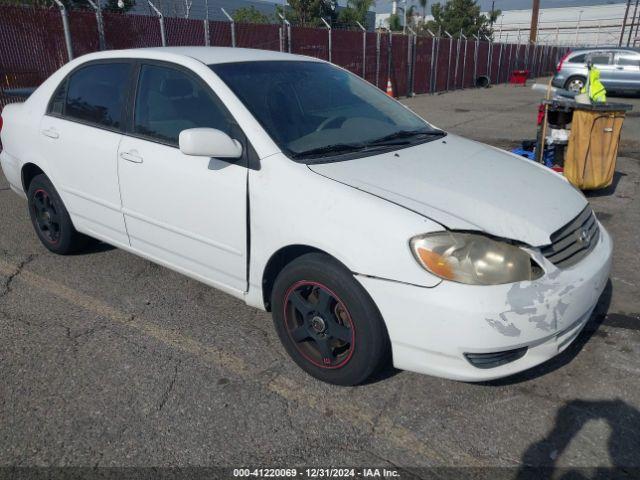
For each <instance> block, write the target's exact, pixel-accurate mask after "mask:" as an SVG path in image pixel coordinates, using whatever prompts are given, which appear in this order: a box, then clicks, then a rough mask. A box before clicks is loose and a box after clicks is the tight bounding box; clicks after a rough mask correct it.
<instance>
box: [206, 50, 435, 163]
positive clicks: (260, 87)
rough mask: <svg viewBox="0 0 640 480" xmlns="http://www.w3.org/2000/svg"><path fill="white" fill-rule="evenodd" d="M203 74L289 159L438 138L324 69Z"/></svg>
mask: <svg viewBox="0 0 640 480" xmlns="http://www.w3.org/2000/svg"><path fill="white" fill-rule="evenodd" d="M210 68H211V69H212V70H213V71H214V72H215V73H216V74H217V75H218V76H219V77H220V78H221V79H222V80H223V81H224V82H225V83H226V84H227V85H228V86H229V88H231V90H233V92H234V93H235V94H236V95H237V96H238V97H239V98H240V100H241V101H242V102H243V103H244V104H245V106H246V107H247V108H248V109H249V111H251V113H252V114H253V115H254V116H255V117H256V119H257V120H258V121H259V122H260V123H261V124H262V126H263V127H264V128H265V130H266V131H267V133H269V135H270V136H271V138H272V139H273V140H274V141H275V142H276V143H277V144H278V146H279V147H280V148H281V149H282V150H283V151H284V152H285V153H286V154H287V155H289V157H291V158H293V159H294V160H298V161H303V162H305V163H308V162H309V161H314V160H316V161H317V160H323V159H324V160H326V159H327V158H334V157H340V156H345V155H346V156H349V157H350V158H352V157H353V156H364V155H367V154H374V153H379V152H380V150H383V149H397V148H401V147H402V146H410V145H413V144H416V143H422V142H426V141H428V140H431V139H433V138H437V137H438V136H442V135H444V132H441V131H439V130H435V129H434V128H433V127H431V126H430V125H428V124H427V123H425V122H424V120H422V119H420V118H419V117H418V116H417V115H415V114H414V113H412V112H411V111H409V110H408V109H407V108H404V107H403V106H402V105H400V104H399V103H397V102H396V101H394V100H392V99H390V98H389V97H388V96H387V95H385V94H384V93H383V92H381V91H380V90H378V89H377V88H375V87H374V86H372V85H371V84H369V83H367V82H365V81H363V80H361V79H360V78H359V77H357V76H355V75H353V74H351V73H348V72H346V71H344V70H342V69H340V68H336V67H334V66H333V65H330V64H327V63H323V62H313V61H264V62H238V63H224V64H217V65H211V66H210Z"/></svg>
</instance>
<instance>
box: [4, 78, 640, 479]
mask: <svg viewBox="0 0 640 480" xmlns="http://www.w3.org/2000/svg"><path fill="white" fill-rule="evenodd" d="M541 96H542V95H541V94H540V93H539V92H534V91H532V90H530V89H529V88H521V87H510V86H496V87H493V88H490V89H486V90H465V91H460V92H452V93H445V94H441V95H435V96H429V95H423V96H419V97H415V98H412V99H408V100H406V101H405V103H406V104H407V105H409V106H410V107H411V108H413V109H414V110H415V111H417V112H418V113H419V114H421V115H423V116H424V117H425V118H426V119H427V120H429V121H431V122H432V123H434V124H435V125H437V126H439V127H442V128H444V129H446V130H448V131H450V132H452V133H458V134H461V135H463V136H467V137H470V138H473V139H476V140H479V141H482V142H485V143H489V144H493V145H496V146H499V147H502V148H512V147H514V146H515V145H516V144H517V143H518V142H519V140H521V139H524V138H535V118H536V115H537V104H538V102H539V99H540V97H541ZM612 100H613V101H622V102H625V103H632V104H633V105H634V110H633V111H632V112H631V113H630V115H629V116H628V118H627V120H626V123H625V126H624V129H623V138H622V144H621V150H620V155H619V158H618V165H617V169H616V175H615V179H614V184H613V185H612V186H611V187H610V188H608V189H606V190H602V191H598V192H594V193H591V194H588V198H589V201H590V202H591V203H592V206H593V208H594V210H595V211H596V213H597V215H598V218H599V219H600V220H601V222H602V223H603V224H604V225H605V227H606V228H607V229H608V230H609V232H610V233H611V234H612V237H613V239H614V242H615V247H614V262H613V269H612V273H611V276H610V282H609V284H608V286H607V288H606V289H605V292H604V294H603V296H602V297H601V299H600V302H599V305H598V307H597V308H596V312H595V313H594V315H593V317H592V319H591V321H590V323H589V324H588V325H587V327H586V328H585V330H584V331H583V332H582V334H581V335H580V336H579V337H578V339H577V340H576V341H575V342H574V344H573V345H572V346H571V347H570V348H569V349H568V350H566V351H565V352H564V353H563V354H561V355H560V356H558V357H556V358H555V359H553V360H552V361H550V362H548V363H546V364H544V365H542V366H540V367H538V368H536V369H534V370H531V371H528V372H525V373H523V374H520V375H518V376H517V377H512V378H508V379H504V380H501V381H496V382H492V383H485V384H469V383H460V382H454V381H449V380H443V379H439V378H433V377H428V376H422V375H417V374H413V373H408V372H400V371H395V370H393V369H388V370H387V371H385V372H384V374H383V375H381V376H380V377H379V378H376V379H374V381H372V382H371V383H369V384H367V385H365V386H361V387H355V388H339V387H334V386H330V385H325V384H322V383H320V382H318V381H316V380H314V379H313V378H311V377H309V376H307V375H306V374H304V373H303V372H302V371H301V370H299V369H298V368H297V367H296V366H295V365H294V364H293V362H292V361H290V360H289V358H288V357H287V355H286V353H285V352H284V350H283V348H282V347H281V346H280V343H279V341H278V338H277V335H276V333H275V331H274V330H273V327H272V324H271V317H270V315H269V314H266V313H263V312H259V311H256V310H254V309H251V308H249V307H247V306H245V305H243V304H242V303H241V302H240V301H238V300H236V299H234V298H232V297H230V296H228V295H226V294H223V293H220V292H218V291H216V290H213V289H211V288H209V287H206V286H204V285H202V284H199V283H197V282H195V281H193V280H190V279H188V278H186V277H184V276H181V275H179V274H177V273H174V272H171V271H169V270H167V269H165V268H163V267H160V266H157V265H154V264H152V263H150V262H148V261H146V260H143V259H141V258H138V257H135V256H133V255H131V254H129V253H126V252H124V251H122V250H118V249H114V248H110V247H108V246H106V245H97V246H96V247H95V248H93V249H92V251H90V252H87V253H84V254H81V255H74V256H68V257H59V256H54V255H53V254H51V253H49V252H48V251H47V250H45V249H44V247H42V246H41V245H40V243H39V242H38V240H37V238H36V235H35V234H34V232H33V229H32V227H31V224H30V222H29V219H28V214H27V210H26V203H25V202H24V201H23V200H22V199H20V198H19V197H18V196H16V195H15V194H14V193H13V192H11V191H10V190H9V189H8V185H7V182H6V180H5V179H4V177H3V176H1V175H0V332H1V333H0V342H1V343H0V375H1V378H2V383H1V384H0V465H2V466H67V465H73V466H85V467H101V466H112V467H113V466H118V467H121V466H161V467H176V466H213V465H217V466H265V467H266V466H273V467H276V466H277V467H292V466H303V465H305V466H316V467H329V466H379V467H384V466H390V467H394V468H397V469H399V470H400V471H402V472H403V473H404V476H403V478H412V477H415V478H422V477H425V478H426V477H427V476H429V475H430V474H433V473H435V474H436V475H444V473H442V472H443V471H442V470H439V469H438V468H437V467H461V466H463V467H476V468H477V467H512V469H505V470H501V471H500V472H501V474H504V475H505V476H507V477H515V476H517V475H518V469H519V468H521V467H519V466H520V465H522V464H524V465H536V466H537V465H545V466H549V467H554V468H559V469H563V470H562V471H563V472H565V473H566V470H565V469H569V468H570V469H578V468H582V467H595V466H598V467H600V468H608V467H614V466H618V467H620V466H622V467H636V470H633V469H631V470H629V472H631V473H630V474H634V472H635V473H636V474H637V473H639V472H640V470H639V469H638V468H640V455H639V454H638V452H640V382H638V378H639V376H640V355H639V354H640V295H639V294H638V291H639V286H640V256H639V255H638V250H639V248H640V241H639V240H638V239H639V238H640V99H639V98H622V99H612ZM442 161H443V162H446V161H447V159H445V158H443V159H442ZM464 173H465V172H452V175H456V174H457V175H464ZM540 195H541V196H542V195H545V192H540ZM345 234H348V232H345ZM469 471H477V472H479V471H480V470H469ZM458 473H459V472H458ZM578 474H579V475H582V474H584V475H585V476H587V477H590V476H591V475H590V472H584V471H580V472H579V473H578ZM600 474H601V475H605V476H606V473H604V472H600ZM572 478H575V477H572ZM578 478H580V477H578ZM601 478H605V477H601Z"/></svg>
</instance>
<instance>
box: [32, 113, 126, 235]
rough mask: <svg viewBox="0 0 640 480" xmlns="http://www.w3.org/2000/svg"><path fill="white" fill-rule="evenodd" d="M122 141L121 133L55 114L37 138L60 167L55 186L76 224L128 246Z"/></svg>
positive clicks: (43, 123) (44, 119)
mask: <svg viewBox="0 0 640 480" xmlns="http://www.w3.org/2000/svg"><path fill="white" fill-rule="evenodd" d="M51 135H52V136H51ZM121 139H122V134H120V133H116V132H111V131H108V130H104V129H100V128H96V127H92V126H89V125H84V124H82V123H79V122H73V121H70V120H65V119H62V118H56V117H52V116H50V115H44V116H43V117H42V120H41V121H40V135H38V136H37V137H36V141H39V142H40V150H41V151H42V152H46V155H47V157H48V161H49V162H50V163H52V164H54V165H55V168H54V171H55V172H56V175H55V182H56V183H55V185H56V188H57V190H58V193H59V194H60V196H61V197H62V198H63V201H64V203H65V206H66V207H67V210H68V211H69V213H70V215H71V216H72V218H73V221H74V225H75V227H76V228H77V229H78V230H79V231H84V232H86V233H88V234H89V235H93V236H100V237H104V238H112V239H113V240H115V241H116V242H118V243H125V244H126V243H128V242H129V240H128V238H127V230H126V228H125V223H124V217H123V215H122V203H121V201H120V191H119V188H118V164H117V162H116V161H115V160H116V155H117V151H118V145H119V144H120V140H121ZM114 152H115V153H114Z"/></svg>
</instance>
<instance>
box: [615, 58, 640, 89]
mask: <svg viewBox="0 0 640 480" xmlns="http://www.w3.org/2000/svg"><path fill="white" fill-rule="evenodd" d="M616 76H617V77H619V79H620V81H619V88H620V89H622V90H640V55H639V54H637V53H633V52H625V53H618V54H616Z"/></svg>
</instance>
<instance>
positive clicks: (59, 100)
mask: <svg viewBox="0 0 640 480" xmlns="http://www.w3.org/2000/svg"><path fill="white" fill-rule="evenodd" d="M66 99H67V79H66V78H65V79H64V80H63V81H62V83H61V84H60V85H59V86H58V88H57V89H56V91H55V93H54V94H53V97H51V102H50V103H49V111H48V112H47V113H50V114H52V115H57V116H61V115H62V114H63V113H64V102H65V101H66Z"/></svg>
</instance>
